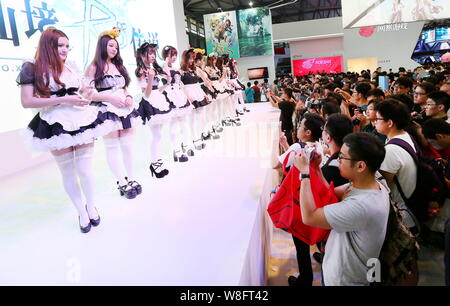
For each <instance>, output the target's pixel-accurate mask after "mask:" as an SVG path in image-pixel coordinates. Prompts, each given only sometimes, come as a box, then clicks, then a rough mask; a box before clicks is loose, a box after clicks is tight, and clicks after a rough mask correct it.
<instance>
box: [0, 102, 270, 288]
mask: <svg viewBox="0 0 450 306" xmlns="http://www.w3.org/2000/svg"><path fill="white" fill-rule="evenodd" d="M248 108H249V109H251V111H252V112H251V113H248V114H247V115H245V116H244V117H243V118H242V121H243V126H242V127H227V128H226V129H225V131H224V133H222V134H221V136H222V138H221V139H220V140H211V141H208V142H207V148H206V149H205V150H204V151H201V152H199V151H196V154H197V155H196V156H195V157H193V158H192V159H191V160H190V161H189V162H188V163H186V164H174V163H169V164H168V168H169V170H170V175H169V176H168V177H166V178H164V179H163V180H156V179H153V178H152V177H151V175H150V173H149V171H148V164H149V161H148V158H147V156H148V154H149V146H150V144H149V143H150V142H149V140H150V136H149V135H150V133H149V131H148V128H145V127H140V128H139V129H138V130H137V135H136V168H137V170H138V171H137V174H138V181H139V182H140V183H141V184H142V185H143V189H144V192H143V194H142V195H141V196H139V197H138V198H137V199H135V200H131V201H130V200H126V199H122V198H120V196H119V195H118V191H117V190H116V189H115V183H114V180H113V177H112V175H111V173H110V171H109V169H108V167H107V165H106V161H105V158H104V156H105V155H104V151H103V145H102V143H99V144H98V145H97V147H96V154H95V174H96V182H97V190H98V201H97V202H98V204H97V207H98V210H99V212H100V215H101V217H102V223H101V225H100V227H99V228H94V229H93V230H92V232H91V233H89V234H87V235H82V234H81V233H80V232H79V229H78V223H77V219H76V214H75V210H74V208H73V207H72V206H71V204H70V202H69V200H68V197H67V196H66V194H65V192H64V190H63V188H62V183H61V181H60V177H59V172H58V170H57V167H56V165H55V164H54V163H49V164H45V165H42V166H40V167H39V168H36V169H33V170H30V171H27V172H26V173H21V174H20V175H17V176H14V177H11V178H9V179H8V180H6V181H2V182H1V184H0V193H1V196H0V211H1V213H0V285H169V286H171V285H193V286H197V285H199V286H200V285H238V284H239V282H240V279H241V276H242V275H241V274H242V271H243V265H244V262H245V256H246V253H247V250H248V247H249V241H250V236H251V232H252V228H253V226H254V224H255V222H259V220H256V217H257V214H256V211H257V208H258V207H257V205H258V203H259V202H258V200H259V197H260V194H261V189H262V186H263V183H264V178H265V175H266V173H267V170H268V169H269V168H270V167H271V166H272V160H271V156H270V155H271V154H270V153H271V152H272V144H273V139H274V138H273V137H276V136H277V134H278V127H277V121H278V117H279V112H277V111H276V110H274V109H272V108H271V107H270V104H267V103H261V104H253V105H249V106H248ZM166 132H167V130H166ZM164 135H167V133H165V134H164ZM165 138H166V139H167V138H168V137H165ZM164 147H165V150H166V151H167V152H168V156H171V154H170V153H169V151H170V148H169V144H168V143H165V144H164ZM168 160H170V159H169V158H168Z"/></svg>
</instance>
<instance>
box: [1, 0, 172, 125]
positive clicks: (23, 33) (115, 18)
mask: <svg viewBox="0 0 450 306" xmlns="http://www.w3.org/2000/svg"><path fill="white" fill-rule="evenodd" d="M153 5H154V7H155V9H156V7H157V8H158V14H151V18H149V12H148V10H143V9H142V8H143V7H149V8H150V7H152V6H153ZM173 10H174V8H173V2H172V1H157V0H150V1H149V0H121V1H118V0H117V1H106V0H95V1H94V0H66V1H60V0H44V1H42V0H39V1H37V0H0V50H1V53H0V67H1V69H0V82H1V84H2V87H1V88H2V95H3V97H2V101H3V103H2V104H3V113H4V114H8V116H3V117H2V120H0V133H2V132H6V131H12V130H17V129H21V128H25V127H26V126H27V124H28V123H29V122H30V120H31V119H32V117H33V116H34V112H35V111H34V112H33V111H32V110H30V109H24V108H22V105H21V102H20V88H19V87H18V86H17V85H16V78H17V75H18V74H19V72H20V68H21V66H22V63H23V62H24V61H25V60H30V59H32V58H33V57H34V54H35V52H36V48H37V45H38V42H39V38H40V36H41V32H42V31H43V30H45V29H46V28H47V27H49V26H52V27H55V28H57V29H59V30H62V31H63V32H64V33H65V34H66V35H67V36H68V37H69V44H70V49H71V51H70V52H69V56H68V60H69V61H73V62H75V63H76V64H77V65H78V66H79V68H80V69H81V70H84V68H85V67H86V66H87V65H88V64H89V63H90V62H91V61H92V60H93V58H94V54H95V48H96V44H97V39H98V36H99V34H100V33H101V32H103V31H105V30H110V29H112V28H113V27H116V28H119V29H120V30H121V35H120V37H119V38H118V39H117V40H118V42H119V45H120V49H121V50H120V52H121V55H122V57H123V59H124V63H125V65H126V66H127V69H128V71H129V74H130V75H131V76H133V75H134V73H133V72H134V70H135V67H136V66H135V65H136V59H135V56H134V54H135V50H136V49H137V48H138V47H139V45H140V44H142V43H144V42H146V41H147V42H151V43H157V44H158V46H159V48H160V49H162V48H163V47H164V46H165V45H172V46H175V47H176V44H177V39H176V30H175V15H174V11H173ZM158 53H159V54H160V53H161V52H158ZM135 83H136V82H132V85H131V86H135ZM136 88H137V87H136ZM130 92H132V93H133V94H134V92H135V91H134V90H132V88H131V87H130Z"/></svg>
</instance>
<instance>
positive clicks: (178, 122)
mask: <svg viewBox="0 0 450 306" xmlns="http://www.w3.org/2000/svg"><path fill="white" fill-rule="evenodd" d="M161 55H162V58H163V59H164V60H165V64H164V66H163V70H164V71H166V72H168V73H170V77H171V78H172V82H171V83H170V85H169V86H168V87H167V88H166V91H165V93H166V95H167V98H168V99H169V101H170V102H172V103H173V104H174V105H175V107H176V108H175V109H174V110H172V113H173V115H172V121H171V125H170V126H171V128H170V135H171V140H172V145H173V146H174V148H176V149H174V152H173V158H174V161H175V162H180V163H185V162H187V161H189V157H188V156H191V157H192V156H194V155H195V153H194V151H193V150H192V149H189V147H188V145H187V144H189V139H191V138H192V137H193V135H191V138H190V137H189V131H188V128H187V117H188V115H190V114H191V113H192V109H193V108H194V107H193V106H192V105H191V103H189V101H188V98H187V97H186V94H185V93H184V90H183V86H184V85H183V83H182V82H181V72H180V71H179V70H178V69H176V68H174V67H173V65H174V63H175V62H176V60H177V56H178V51H177V49H175V48H174V47H172V46H166V47H164V48H163V50H162V54H161ZM179 136H180V138H181V150H177V149H178V144H179V143H180V142H179V141H178V139H177V137H179Z"/></svg>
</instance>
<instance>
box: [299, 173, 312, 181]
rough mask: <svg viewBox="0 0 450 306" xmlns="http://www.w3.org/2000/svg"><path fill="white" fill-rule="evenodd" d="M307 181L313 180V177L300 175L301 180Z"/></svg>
mask: <svg viewBox="0 0 450 306" xmlns="http://www.w3.org/2000/svg"><path fill="white" fill-rule="evenodd" d="M305 179H311V175H309V174H301V175H300V180H302V181H303V180H305Z"/></svg>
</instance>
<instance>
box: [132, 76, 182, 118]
mask: <svg viewBox="0 0 450 306" xmlns="http://www.w3.org/2000/svg"><path fill="white" fill-rule="evenodd" d="M159 82H160V78H159V77H158V76H155V77H154V79H153V84H152V93H151V94H150V97H148V98H146V97H145V96H144V94H143V93H141V94H140V95H139V97H141V102H140V103H139V113H140V115H141V118H142V121H143V124H149V125H154V124H162V123H164V122H167V121H168V120H169V119H170V118H171V116H172V115H173V114H171V111H172V110H173V109H174V108H176V105H174V103H173V102H171V101H169V100H168V99H167V96H166V95H164V94H163V93H162V92H161V91H160V90H159V87H158V84H159ZM147 84H148V78H147V77H145V78H143V79H141V80H139V87H140V88H142V89H144V90H145V89H146V88H147Z"/></svg>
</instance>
